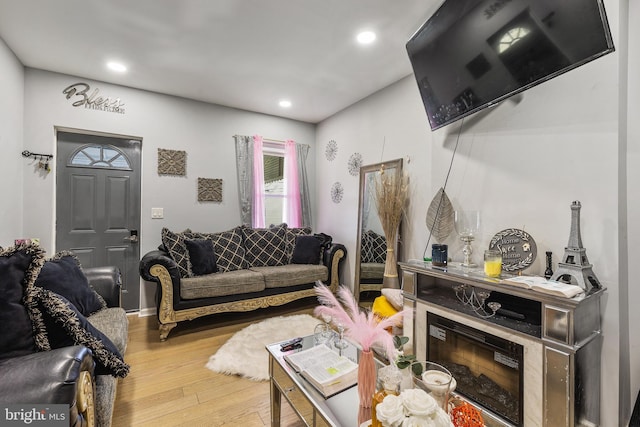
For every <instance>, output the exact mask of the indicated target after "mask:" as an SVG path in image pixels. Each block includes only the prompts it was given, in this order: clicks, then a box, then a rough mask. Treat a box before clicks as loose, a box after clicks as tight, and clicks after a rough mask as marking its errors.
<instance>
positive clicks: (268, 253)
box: [242, 227, 289, 267]
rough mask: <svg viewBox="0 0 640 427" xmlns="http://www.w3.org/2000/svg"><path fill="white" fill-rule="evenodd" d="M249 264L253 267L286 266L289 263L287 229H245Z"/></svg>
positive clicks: (243, 230) (245, 243)
mask: <svg viewBox="0 0 640 427" xmlns="http://www.w3.org/2000/svg"><path fill="white" fill-rule="evenodd" d="M242 233H243V235H244V247H245V250H246V259H247V263H248V264H249V266H251V267H266V266H270V267H272V266H276V265H285V264H287V263H288V262H289V254H288V252H287V249H288V248H287V240H286V239H285V237H286V229H285V228H284V227H274V228H248V227H243V228H242Z"/></svg>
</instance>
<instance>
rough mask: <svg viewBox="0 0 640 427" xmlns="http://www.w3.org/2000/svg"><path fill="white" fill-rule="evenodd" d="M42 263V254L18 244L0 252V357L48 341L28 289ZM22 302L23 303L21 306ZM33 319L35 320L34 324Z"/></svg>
mask: <svg viewBox="0 0 640 427" xmlns="http://www.w3.org/2000/svg"><path fill="white" fill-rule="evenodd" d="M43 263H44V251H43V250H42V249H41V248H39V247H37V246H35V245H20V246H15V247H10V248H7V249H3V250H2V251H0V325H2V333H0V358H2V359H4V358H10V357H16V356H24V355H26V354H30V353H34V352H35V351H36V350H37V349H38V348H39V346H38V343H37V342H36V340H39V342H40V346H41V347H43V348H46V346H47V345H48V342H47V340H46V334H45V330H44V323H43V321H42V317H41V316H39V314H40V312H39V311H37V308H36V307H35V305H34V303H33V296H32V295H30V294H29V289H31V288H32V287H33V283H34V282H35V280H36V277H37V276H38V273H39V272H40V269H41V268H42V264H43ZM25 303H26V304H25ZM34 320H35V321H34Z"/></svg>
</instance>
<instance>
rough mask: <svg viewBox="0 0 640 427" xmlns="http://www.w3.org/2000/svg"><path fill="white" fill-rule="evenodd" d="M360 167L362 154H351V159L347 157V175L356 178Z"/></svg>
mask: <svg viewBox="0 0 640 427" xmlns="http://www.w3.org/2000/svg"><path fill="white" fill-rule="evenodd" d="M361 166H362V154H360V153H353V154H352V155H351V157H349V163H348V167H349V174H350V175H353V176H356V175H358V174H360V167H361Z"/></svg>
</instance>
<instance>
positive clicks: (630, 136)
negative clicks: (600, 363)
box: [620, 1, 640, 410]
mask: <svg viewBox="0 0 640 427" xmlns="http://www.w3.org/2000/svg"><path fill="white" fill-rule="evenodd" d="M627 5H628V9H629V10H628V13H627V14H626V16H627V17H628V18H627V19H628V21H627V22H626V24H627V27H628V31H629V40H628V46H627V47H628V49H627V53H628V68H627V77H628V86H627V88H626V89H627V91H626V101H627V114H626V117H625V120H624V121H623V124H624V125H625V126H626V129H627V135H626V144H627V147H626V159H623V161H624V160H626V173H627V179H626V184H627V188H626V194H627V215H626V219H627V230H628V240H627V241H626V242H625V245H626V247H627V248H628V254H627V258H626V261H627V264H626V265H621V266H620V267H621V269H623V268H624V269H625V270H624V272H626V279H628V281H627V285H628V293H627V295H628V299H627V307H625V308H626V309H627V310H628V316H629V325H628V327H627V329H626V331H624V330H621V333H623V332H629V334H628V338H629V343H628V349H629V354H628V355H627V357H622V358H621V359H622V360H623V361H628V362H629V373H630V375H629V378H630V380H629V381H630V384H629V386H630V396H629V398H630V401H629V408H630V410H633V404H634V403H635V400H636V397H637V395H638V390H640V334H638V332H637V329H635V328H636V327H637V325H639V324H640V310H638V304H637V302H638V301H640V287H638V283H637V280H636V275H635V274H636V273H637V272H636V271H635V266H637V264H636V262H637V261H638V260H639V259H640V247H639V246H638V244H637V242H638V238H639V237H640V222H639V221H638V219H639V218H640V198H639V197H638V194H640V120H638V118H639V117H640V78H638V76H640V28H638V25H637V24H636V21H637V18H638V17H640V4H639V3H638V2H634V1H630V2H628V3H627ZM620 15H621V16H624V14H623V13H621V14H620ZM634 18H635V19H634ZM623 90H624V88H623ZM624 272H623V271H621V275H622V273H624ZM622 348H623V347H622V346H621V349H622ZM623 356H624V355H623ZM621 374H622V372H621ZM620 377H621V378H626V376H624V375H621V376H620Z"/></svg>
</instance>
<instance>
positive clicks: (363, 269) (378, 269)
mask: <svg viewBox="0 0 640 427" xmlns="http://www.w3.org/2000/svg"><path fill="white" fill-rule="evenodd" d="M383 276H384V264H383V263H379V262H363V263H361V264H360V280H365V279H380V283H382V277H383Z"/></svg>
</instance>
